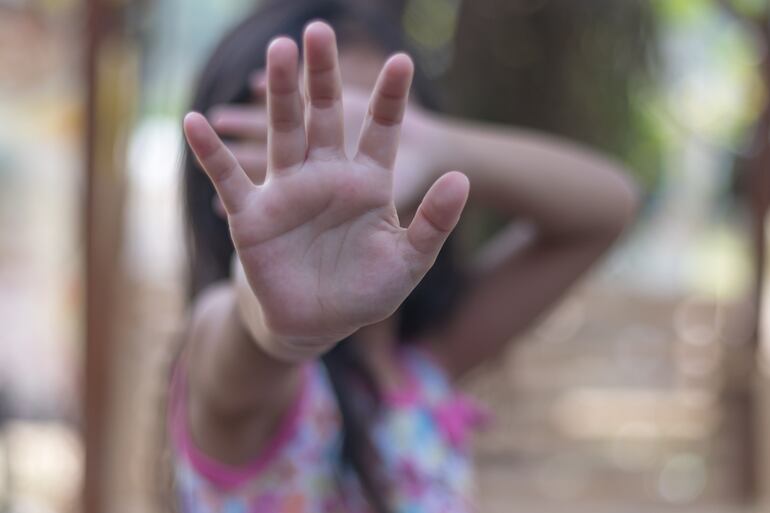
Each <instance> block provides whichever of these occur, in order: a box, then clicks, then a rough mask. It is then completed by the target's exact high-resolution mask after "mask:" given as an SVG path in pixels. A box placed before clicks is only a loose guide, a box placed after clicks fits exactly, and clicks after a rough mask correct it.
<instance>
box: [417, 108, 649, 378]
mask: <svg viewBox="0 0 770 513" xmlns="http://www.w3.org/2000/svg"><path fill="white" fill-rule="evenodd" d="M433 125H434V127H435V128H434V130H432V131H431V133H432V134H433V135H432V136H431V137H433V138H435V140H436V144H437V146H436V147H437V148H441V151H436V155H438V156H439V158H438V162H437V163H436V167H437V168H441V167H442V166H444V165H446V164H447V163H448V162H451V163H452V165H453V166H455V167H456V168H458V169H462V170H463V171H464V172H465V173H466V174H467V176H468V177H469V179H470V181H471V185H472V189H471V191H472V196H471V200H472V201H476V202H478V203H480V204H483V205H486V206H489V207H491V208H493V209H495V210H496V211H498V212H500V213H502V214H504V215H506V216H509V217H510V218H512V219H517V220H519V221H524V222H526V227H525V228H524V229H521V226H518V227H516V226H512V227H511V229H509V230H505V231H504V232H503V234H502V235H500V236H499V237H497V239H495V240H493V241H492V242H491V243H490V244H489V247H488V248H485V249H484V250H482V252H481V254H480V255H479V258H478V260H477V265H476V266H475V269H474V272H475V275H474V276H473V279H472V280H471V283H472V285H471V289H470V291H469V294H468V295H467V296H466V297H465V298H464V301H463V303H462V304H461V307H460V309H459V311H458V313H457V315H454V316H453V317H452V319H451V320H450V321H449V322H448V324H447V325H445V326H444V327H443V329H442V330H441V332H440V333H433V334H432V335H431V337H429V339H428V341H427V343H428V344H429V345H430V346H431V347H432V348H433V350H434V352H436V353H437V355H438V356H439V358H440V359H442V360H443V361H444V364H445V365H446V366H447V367H448V369H449V370H450V372H451V373H452V374H454V375H455V376H459V375H461V374H463V373H464V372H466V371H467V370H469V369H471V368H472V367H474V366H475V365H477V364H479V363H481V362H483V361H485V360H487V359H490V358H493V357H495V356H496V355H497V354H498V353H499V351H500V350H501V349H502V348H504V347H505V346H506V344H507V343H508V342H509V341H510V340H511V339H513V338H514V337H515V336H517V335H519V334H521V333H522V332H523V331H524V330H525V329H527V328H528V327H530V326H531V325H532V324H533V322H534V321H535V320H536V319H538V318H539V317H540V316H541V315H542V314H543V313H544V312H546V311H547V310H548V309H549V308H550V307H552V306H553V305H554V304H555V303H557V302H558V300H559V299H560V298H561V297H562V296H563V295H564V293H565V292H566V291H567V289H568V288H569V287H570V286H571V285H572V284H574V283H575V282H576V281H577V280H578V278H579V277H580V276H581V275H582V274H583V273H584V272H585V271H586V270H587V269H589V268H590V267H591V265H592V264H593V263H594V262H595V261H596V260H597V259H598V258H599V257H600V256H601V255H602V254H603V253H604V252H605V251H606V250H607V249H608V248H609V247H610V245H611V243H612V242H613V241H614V240H615V239H616V238H617V237H618V236H619V235H620V234H621V232H622V231H623V229H624V228H625V227H626V226H627V224H629V223H630V222H631V220H632V219H633V217H634V214H635V210H636V208H637V193H636V190H635V187H634V185H633V184H632V182H631V180H630V179H629V178H628V175H627V174H626V173H625V171H624V170H623V168H622V167H621V166H620V165H618V164H617V163H615V162H612V161H610V160H609V159H607V158H605V157H603V156H601V155H599V154H597V153H594V152H592V151H590V150H587V149H585V148H582V147H580V146H578V145H576V144H573V143H570V142H568V141H565V140H561V139H558V138H555V137H550V136H545V135H540V134H536V133H532V132H528V131H525V130H518V129H512V128H505V127H495V126H490V125H480V124H474V123H467V122H461V121H454V120H449V119H446V118H435V119H434V121H433ZM438 145H440V146H438Z"/></svg>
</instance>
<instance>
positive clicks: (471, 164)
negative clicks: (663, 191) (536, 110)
mask: <svg viewBox="0 0 770 513" xmlns="http://www.w3.org/2000/svg"><path fill="white" fill-rule="evenodd" d="M434 119H435V122H434V125H436V126H437V127H438V128H437V129H436V130H434V131H433V133H434V136H435V137H436V138H437V139H438V141H439V142H437V144H440V145H441V146H440V147H441V148H442V151H440V152H436V153H437V167H438V168H440V169H449V168H452V169H460V170H462V171H464V172H466V174H467V175H468V176H469V178H470V179H471V194H472V199H474V198H475V199H479V200H481V201H483V202H484V203H485V204H488V205H489V206H491V207H492V208H494V209H496V210H498V211H500V212H502V213H504V214H506V215H510V216H516V217H520V218H525V219H528V220H530V221H532V222H533V224H534V225H535V227H536V229H537V230H538V232H540V233H541V235H544V236H549V237H557V238H559V237H573V236H576V235H577V236H581V237H585V236H592V235H594V234H599V235H602V236H604V235H606V234H607V233H608V232H612V233H615V234H616V233H617V232H619V231H620V230H622V228H623V227H625V225H626V224H627V223H628V222H629V220H630V219H631V218H632V217H633V213H634V210H635V208H636V192H635V188H634V186H633V185H632V182H631V180H630V178H629V177H628V175H627V174H626V173H625V171H624V170H623V168H622V166H620V165H619V164H617V163H615V162H612V161H611V160H609V159H607V158H605V157H602V156H600V155H599V154H597V153H595V152H592V151H590V150H588V149H586V148H583V147H580V146H578V145H576V144H573V143H571V142H568V141H566V140H561V139H557V138H555V137H551V136H547V135H543V134H537V133H534V132H529V131H526V130H521V129H515V128H510V127H502V126H495V125H484V124H478V123H470V122H466V121H457V120H452V119H449V118H443V117H442V118H434Z"/></svg>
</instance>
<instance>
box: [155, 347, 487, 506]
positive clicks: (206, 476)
mask: <svg viewBox="0 0 770 513" xmlns="http://www.w3.org/2000/svg"><path fill="white" fill-rule="evenodd" d="M398 358H399V361H400V365H402V366H403V370H404V376H407V378H406V380H405V381H406V382H405V383H404V384H403V386H401V387H400V388H399V389H398V390H394V391H390V392H388V393H386V394H384V397H383V406H382V407H381V408H380V410H379V414H378V415H377V416H376V418H375V419H374V421H373V427H372V429H373V430H372V439H373V442H374V444H375V447H376V448H377V449H378V451H379V453H380V458H381V464H382V465H383V467H384V470H385V472H384V475H385V476H387V479H388V480H389V483H388V484H389V486H388V487H387V489H388V490H390V494H389V495H390V496H389V497H387V499H388V501H389V505H390V508H391V510H392V511H393V512H394V513H465V512H471V511H475V508H474V503H473V500H472V497H473V489H472V486H473V482H472V467H471V461H470V447H469V438H468V435H469V434H470V431H471V430H472V429H473V428H475V427H476V426H478V425H480V423H482V422H483V421H484V417H485V414H484V413H483V412H482V411H481V410H480V409H479V408H478V407H476V406H475V405H474V404H473V403H472V402H471V401H470V400H469V399H467V398H466V397H465V396H463V395H461V394H459V393H458V392H456V391H455V390H454V389H453V388H452V387H451V385H450V383H449V381H448V379H447V376H446V375H445V373H444V372H443V370H442V369H441V368H440V367H439V366H438V365H437V364H436V363H434V362H433V361H432V360H431V359H430V357H429V356H428V355H427V354H425V353H424V352H423V351H421V350H419V349H417V348H406V349H403V350H401V351H400V353H399V356H398ZM175 374H176V375H175V377H174V379H173V382H172V385H171V394H170V408H169V430H170V435H171V440H172V444H173V448H174V471H175V482H176V493H177V497H178V500H179V505H180V510H181V511H182V512H183V513H220V512H221V513H338V512H339V513H342V512H351V513H370V512H371V511H372V510H371V507H370V506H369V505H368V503H367V501H366V499H365V495H364V493H363V491H362V488H361V486H360V484H359V482H358V480H357V478H356V475H355V472H354V471H353V470H352V469H350V468H347V467H346V466H344V465H343V463H342V457H341V452H342V440H341V435H340V426H341V420H340V414H339V410H338V407H337V403H336V399H335V396H334V393H333V391H332V388H331V384H330V382H329V379H328V377H327V375H326V371H325V368H324V366H323V365H322V364H321V363H320V362H313V363H310V364H308V365H306V366H305V368H304V371H303V384H302V386H301V390H300V393H299V394H298V397H297V398H296V400H295V402H294V404H293V405H291V407H290V408H289V410H288V411H287V413H286V414H285V416H284V418H283V420H282V423H281V425H280V426H279V428H278V431H277V433H276V434H275V435H274V437H273V439H272V440H271V441H270V442H268V444H267V445H266V446H265V447H264V449H263V450H262V453H261V454H260V455H259V456H258V457H257V458H255V459H254V460H253V461H252V462H251V463H249V464H246V465H243V466H239V467H233V466H229V465H224V464H222V463H219V462H217V461H214V460H213V459H211V458H209V457H207V456H206V455H205V454H203V453H202V452H201V451H200V450H199V449H197V448H196V446H195V445H194V443H193V441H192V439H191V436H190V433H189V431H188V427H187V406H186V400H185V398H186V380H185V378H184V372H183V371H180V369H178V372H176V373H175Z"/></svg>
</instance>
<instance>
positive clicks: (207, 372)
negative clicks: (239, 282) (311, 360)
mask: <svg viewBox="0 0 770 513" xmlns="http://www.w3.org/2000/svg"><path fill="white" fill-rule="evenodd" d="M187 358H188V375H189V391H188V394H189V396H188V397H189V399H188V404H189V411H190V416H189V419H188V420H189V426H190V430H191V433H192V435H193V438H194V439H195V440H196V442H197V443H198V444H199V446H200V447H201V449H202V450H203V451H204V452H206V453H207V454H209V455H211V456H213V457H215V458H217V459H219V460H221V461H225V462H229V463H240V462H242V461H243V460H244V458H245V459H248V457H251V456H253V455H255V454H257V453H258V451H259V450H260V448H261V447H262V446H263V445H264V443H265V442H266V441H267V440H269V438H270V436H271V435H272V433H273V431H274V429H275V426H276V425H277V424H278V422H279V420H280V418H281V417H282V415H283V414H284V412H285V411H286V410H287V409H288V407H289V405H290V404H291V402H292V401H293V400H294V398H295V397H296V395H297V394H298V389H299V386H300V377H301V373H300V364H298V363H287V362H285V361H282V360H280V359H277V358H275V357H274V356H271V355H270V354H269V353H268V352H267V351H265V350H264V349H263V348H262V346H261V344H260V343H259V341H258V340H256V339H255V337H254V335H253V334H252V333H251V332H250V330H249V328H248V326H247V323H246V322H244V317H243V306H242V305H239V304H238V294H237V293H236V286H235V284H234V283H224V284H221V285H218V286H215V287H212V288H211V289H210V290H207V291H206V292H204V293H203V294H202V296H201V297H200V298H199V299H198V301H197V302H196V305H195V308H194V311H193V318H192V321H191V326H190V330H189V341H188V354H187Z"/></svg>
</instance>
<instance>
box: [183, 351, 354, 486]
mask: <svg viewBox="0 0 770 513" xmlns="http://www.w3.org/2000/svg"><path fill="white" fill-rule="evenodd" d="M339 428H340V418H339V411H338V408H337V405H336V402H335V399H334V395H333V392H332V390H331V386H330V384H329V382H328V378H327V376H326V374H325V371H324V369H323V366H322V365H321V364H320V363H319V362H317V361H315V362H312V363H308V364H307V365H305V366H304V367H303V369H302V382H301V386H300V387H299V390H298V393H297V395H296V397H295V398H294V400H293V402H292V403H291V404H290V406H289V408H288V409H287V411H286V412H285V413H284V415H283V416H282V418H281V419H280V421H279V423H278V425H277V426H276V428H275V429H274V431H273V433H272V435H271V436H270V437H269V439H268V441H267V443H265V444H264V445H263V447H262V448H261V450H260V451H259V453H258V454H256V455H255V456H253V457H252V458H251V459H250V460H249V461H247V462H245V463H243V464H239V465H231V464H227V463H224V462H222V461H218V460H217V459H216V458H213V457H211V456H210V455H208V454H206V453H205V452H204V451H202V450H201V448H200V447H199V446H198V444H196V442H195V440H194V439H193V437H192V435H191V433H190V430H189V422H188V403H187V383H186V375H185V369H184V368H183V367H181V366H178V367H177V368H176V369H175V372H174V377H173V380H172V383H171V388H170V394H169V409H168V431H169V437H170V440H171V443H172V450H173V453H174V461H175V468H176V472H175V474H176V481H177V488H178V490H179V491H180V492H182V494H183V495H184V494H187V495H189V494H191V493H192V494H199V493H204V492H203V491H204V490H205V493H206V494H208V495H209V496H211V495H215V496H221V497H231V498H232V497H235V496H249V497H251V498H252V499H253V498H254V497H259V496H261V495H264V494H265V493H268V492H269V491H277V490H285V489H291V488H298V489H299V488H302V487H303V486H304V485H303V483H306V482H311V481H318V480H319V479H321V480H322V475H323V474H324V473H326V472H328V469H329V468H330V467H331V466H332V465H333V463H334V460H335V457H334V456H333V453H334V451H335V450H337V447H338V445H339V441H338V437H339ZM315 486H319V485H318V484H316V485H315ZM321 488H323V486H321Z"/></svg>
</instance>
